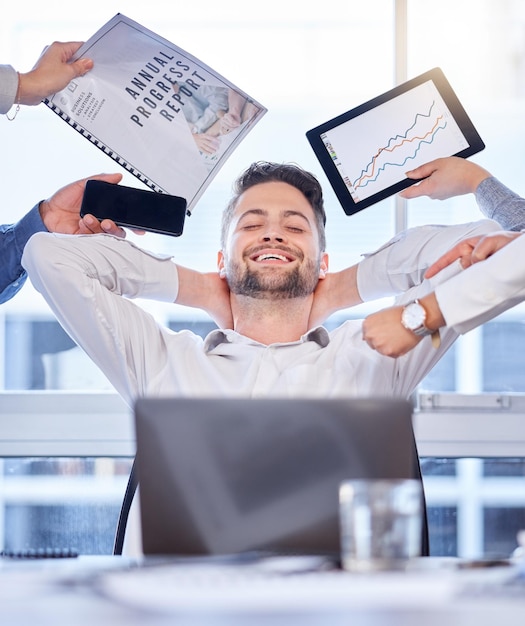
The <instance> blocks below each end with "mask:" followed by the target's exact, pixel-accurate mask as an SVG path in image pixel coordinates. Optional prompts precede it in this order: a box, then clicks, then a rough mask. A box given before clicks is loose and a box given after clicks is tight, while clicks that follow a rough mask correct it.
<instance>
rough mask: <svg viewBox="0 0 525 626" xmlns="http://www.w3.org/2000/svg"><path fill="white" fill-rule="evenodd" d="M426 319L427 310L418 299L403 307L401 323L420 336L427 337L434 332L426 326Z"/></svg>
mask: <svg viewBox="0 0 525 626" xmlns="http://www.w3.org/2000/svg"><path fill="white" fill-rule="evenodd" d="M426 319H427V312H426V311H425V308H424V307H423V305H422V304H421V303H420V302H419V301H418V300H414V301H413V302H409V303H408V304H407V305H406V306H405V307H404V308H403V313H402V314H401V323H402V324H403V326H404V327H405V328H406V329H407V330H411V331H412V332H413V333H414V334H415V335H417V336H418V337H425V336H426V335H431V334H432V332H433V331H432V330H430V329H429V328H427V327H426V326H425V320H426Z"/></svg>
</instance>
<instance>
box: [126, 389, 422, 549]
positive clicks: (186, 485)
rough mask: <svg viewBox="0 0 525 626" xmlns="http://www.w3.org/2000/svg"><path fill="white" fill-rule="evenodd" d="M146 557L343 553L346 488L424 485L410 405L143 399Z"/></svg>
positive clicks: (138, 414)
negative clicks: (409, 481)
mask: <svg viewBox="0 0 525 626" xmlns="http://www.w3.org/2000/svg"><path fill="white" fill-rule="evenodd" d="M135 422H136V436H137V468H138V476H139V483H140V506H141V522H142V543H143V550H144V554H146V555H152V554H157V555H158V554H165V555H166V554H168V555H175V554H176V555H203V554H205V555H216V554H231V553H238V552H243V551H270V552H277V553H301V554H305V553H306V554H334V555H335V554H338V553H339V520H338V488H339V484H340V482H341V481H343V480H345V479H350V478H411V477H417V478H419V477H420V475H419V465H418V462H417V456H416V452H415V443H414V436H413V431H412V406H411V404H410V403H409V402H407V401H404V400H401V399H392V398H388V399H387V398H363V399H361V398H349V399H330V400H327V399H323V400H320V399H319V400H316V399H293V400H292V399H246V398H245V399H240V398H236V399H231V398H229V399H226V398H207V399H195V398H142V399H139V400H138V401H137V403H136V406H135Z"/></svg>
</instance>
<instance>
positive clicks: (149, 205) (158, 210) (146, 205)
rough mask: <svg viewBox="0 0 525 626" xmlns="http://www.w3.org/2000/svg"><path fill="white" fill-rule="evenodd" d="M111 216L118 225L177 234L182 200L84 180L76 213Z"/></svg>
mask: <svg viewBox="0 0 525 626" xmlns="http://www.w3.org/2000/svg"><path fill="white" fill-rule="evenodd" d="M88 213H90V214H91V215H94V216H95V217H96V218H97V219H98V220H101V221H102V220H104V219H109V220H113V221H114V222H115V223H116V224H118V225H119V226H125V227H127V228H135V229H138V230H147V231H150V232H153V233H160V234H162V235H172V236H174V237H179V236H180V235H182V230H183V228H184V219H185V217H186V200H185V199H184V198H180V197H179V196H171V195H169V194H165V193H157V192H155V191H147V190H144V189H135V188H134V187H126V186H124V185H115V184H113V183H107V182H105V181H102V180H88V181H87V183H86V188H85V190H84V197H83V198H82V206H81V208H80V215H81V216H82V217H83V216H84V215H87V214H88Z"/></svg>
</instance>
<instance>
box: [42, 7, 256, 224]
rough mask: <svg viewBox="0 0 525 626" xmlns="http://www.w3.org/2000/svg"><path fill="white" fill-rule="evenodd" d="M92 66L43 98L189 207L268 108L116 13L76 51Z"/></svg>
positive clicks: (140, 175)
mask: <svg viewBox="0 0 525 626" xmlns="http://www.w3.org/2000/svg"><path fill="white" fill-rule="evenodd" d="M81 57H87V58H91V59H93V61H94V68H93V69H92V70H91V71H90V72H88V73H87V74H86V75H85V76H82V77H80V78H75V79H74V80H73V81H72V82H71V83H70V84H69V85H68V86H67V87H66V88H65V89H63V90H62V91H60V92H58V93H56V94H54V95H53V96H50V97H49V98H48V99H47V100H45V103H46V104H47V106H49V107H50V108H51V109H52V110H53V111H54V112H55V113H57V114H58V115H59V116H60V117H61V118H62V119H63V120H65V121H66V122H67V123H68V124H69V125H70V126H71V127H72V128H74V129H75V130H76V131H78V132H79V133H81V134H82V135H83V136H84V137H85V138H86V139H88V140H89V141H90V142H91V143H92V144H94V145H95V146H97V147H98V148H100V149H101V150H103V151H104V152H105V153H106V154H107V155H108V156H110V157H111V158H112V159H114V160H115V161H116V162H117V163H119V164H120V165H121V166H122V167H124V168H125V169H126V170H128V171H129V172H130V173H131V174H133V175H134V176H136V177H137V178H138V179H139V180H141V181H142V182H143V183H144V184H145V185H147V186H148V187H149V188H151V189H153V190H154V191H157V192H161V193H169V194H172V195H176V196H181V197H183V198H185V199H186V201H187V209H188V213H191V211H192V209H193V207H194V206H195V204H196V202H197V200H198V199H199V198H200V196H201V195H202V193H203V192H204V190H205V189H206V188H207V186H208V185H209V184H210V182H211V181H212V180H213V178H214V177H215V175H216V174H217V172H218V171H219V169H220V168H221V167H222V165H223V164H224V163H225V161H226V159H227V158H228V157H229V156H230V155H231V154H232V152H233V151H234V150H235V148H236V147H237V146H238V145H239V143H240V142H241V141H242V140H243V139H244V137H246V135H247V133H248V132H249V131H250V130H251V129H252V128H253V127H254V125H255V124H256V123H257V122H258V121H259V120H260V119H261V117H262V116H263V115H264V114H265V113H266V109H265V108H264V107H263V106H262V105H261V104H259V103H258V102H256V101H255V100H254V99H253V98H251V97H250V96H248V95H247V94H246V93H244V92H243V91H242V90H240V89H239V88H238V87H236V86H235V85H233V84H232V83H231V82H229V81H228V80H227V79H226V78H224V77H222V76H221V75H220V74H218V73H217V72H215V71H214V70H213V69H211V68H210V67H208V66H207V65H205V64H204V63H203V62H202V61H199V59H197V58H195V57H194V56H192V55H191V54H189V53H188V52H185V51H184V50H182V49H181V48H179V47H178V46H176V45H174V44H172V43H170V42H169V41H167V40H166V39H164V38H162V37H160V36H159V35H157V34H155V33H153V32H151V31H150V30H148V29H146V28H144V27H143V26H141V25H140V24H138V23H137V22H134V21H133V20H131V19H129V18H127V17H125V16H124V15H122V14H120V13H119V14H117V15H115V17H113V18H112V19H111V20H110V21H109V22H107V24H105V25H104V26H103V27H102V28H101V29H100V30H99V31H97V32H96V33H95V34H94V35H93V36H92V37H91V38H90V39H89V40H88V41H87V42H86V43H85V44H84V45H83V46H82V47H81V48H80V50H79V51H78V52H77V54H76V55H75V58H81Z"/></svg>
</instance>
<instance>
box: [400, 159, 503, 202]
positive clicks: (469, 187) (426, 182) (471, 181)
mask: <svg viewBox="0 0 525 626" xmlns="http://www.w3.org/2000/svg"><path fill="white" fill-rule="evenodd" d="M406 175H407V177H408V178H411V179H413V180H418V179H423V180H421V182H419V183H417V184H415V185H412V187H408V188H407V189H405V190H404V191H402V192H400V194H399V195H400V196H401V197H402V198H407V199H410V198H419V197H420V196H428V197H429V198H432V199H433V200H446V199H447V198H452V197H454V196H461V195H464V194H466V193H474V192H475V191H476V189H477V188H478V186H479V184H480V183H481V182H482V181H483V180H485V179H486V178H489V177H490V175H491V174H490V172H487V170H485V169H483V168H482V167H480V166H479V165H477V164H476V163H473V162H472V161H467V160H466V159H462V158H460V157H447V158H443V159H436V160H435V161H430V162H429V163H426V164H425V165H421V166H420V167H418V168H416V169H415V170H411V171H410V172H407V174H406Z"/></svg>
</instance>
